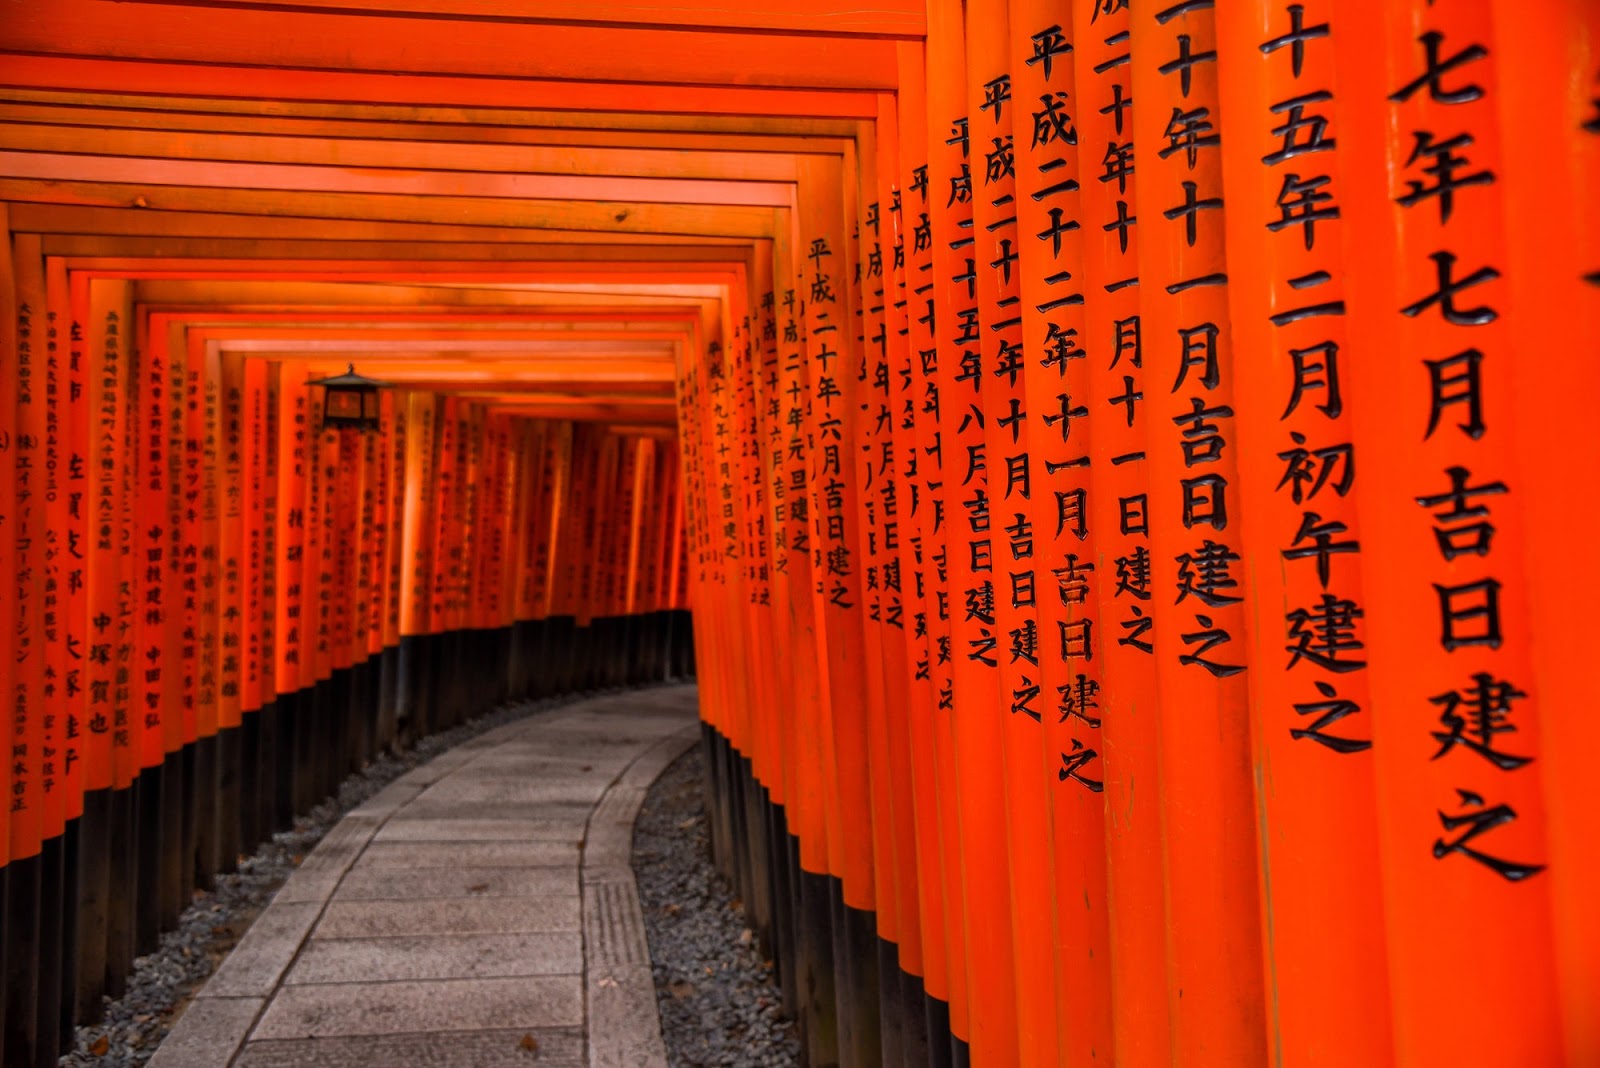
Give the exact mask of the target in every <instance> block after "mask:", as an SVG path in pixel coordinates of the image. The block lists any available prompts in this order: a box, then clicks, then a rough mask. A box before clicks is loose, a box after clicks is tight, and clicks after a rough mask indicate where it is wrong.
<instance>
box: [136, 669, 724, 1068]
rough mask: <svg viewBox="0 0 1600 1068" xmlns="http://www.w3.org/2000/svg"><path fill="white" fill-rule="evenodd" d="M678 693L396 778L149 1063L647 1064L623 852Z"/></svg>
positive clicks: (516, 729) (650, 993)
mask: <svg viewBox="0 0 1600 1068" xmlns="http://www.w3.org/2000/svg"><path fill="white" fill-rule="evenodd" d="M696 700H697V699H696V691H695V689H694V688H693V687H692V686H677V687H662V688H657V689H653V690H645V691H637V692H633V693H625V694H613V695H608V696H605V697H597V698H590V699H587V700H585V701H582V702H580V703H578V704H575V705H570V706H567V707H565V708H556V709H552V710H549V711H546V712H543V713H539V714H535V715H533V716H530V717H528V718H527V719H525V720H521V721H519V722H517V723H513V724H508V725H506V726H504V727H500V728H497V729H496V730H494V731H491V732H489V733H488V734H485V735H483V736H481V737H479V738H476V739H473V740H471V741H469V742H467V743H465V744H463V745H460V746H457V747H456V748H455V749H452V750H450V751H448V752H445V753H442V754H440V755H439V756H437V757H435V758H434V759H433V760H432V761H430V762H429V763H428V764H425V765H423V766H422V767H419V768H415V769H413V770H412V771H410V772H408V773H406V775H404V776H402V777H401V778H400V779H399V780H397V781H396V782H394V783H392V784H391V785H390V786H388V787H386V788H385V789H384V790H383V791H381V792H380V793H378V794H377V795H376V796H374V797H373V798H371V799H370V800H368V801H367V802H366V803H365V804H363V805H361V806H360V807H359V808H357V809H355V810H353V811H352V812H351V813H349V814H348V815H347V816H346V817H345V818H344V819H343V820H341V821H340V823H339V824H338V826H336V827H335V828H334V829H333V830H332V831H330V832H329V833H328V835H327V836H326V837H324V839H323V841H322V842H321V843H320V844H319V845H318V847H317V848H316V849H315V850H313V851H312V853H311V854H310V855H309V856H307V857H306V858H305V860H304V861H303V863H302V864H301V866H300V868H299V869H298V870H297V871H296V872H295V873H294V875H293V876H291V877H290V879H289V880H288V882H287V883H285V885H284V887H283V888H282V890H280V891H279V893H278V895H277V897H275V898H274V899H273V902H272V903H271V905H270V906H269V907H268V908H267V910H266V911H265V912H263V913H262V915H261V917H260V918H259V919H257V921H256V923H255V924H254V925H253V926H252V927H251V929H250V931H249V932H248V933H247V934H246V936H245V938H244V939H243V940H241V942H240V944H239V946H238V947H237V948H236V949H235V950H234V952H233V954H232V955H230V957H229V958H228V959H227V960H226V961H224V962H223V965H222V967H221V968H219V969H218V971H217V973H216V974H215V975H214V976H213V977H212V979H211V981H210V982H209V983H208V984H207V985H206V987H205V988H204V989H203V990H201V991H200V993H199V994H198V995H197V996H196V998H195V1000H194V1001H193V1002H192V1003H191V1006H190V1008H189V1009H188V1011H187V1012H185V1013H184V1015H183V1017H182V1018H181V1019H180V1020H179V1021H178V1023H177V1026H176V1027H175V1028H174V1029H173V1031H172V1033H171V1034H170V1035H169V1036H168V1037H167V1039H166V1041H165V1042H164V1043H163V1044H162V1047H161V1049H160V1050H159V1051H158V1052H157V1054H156V1056H155V1058H154V1059H153V1060H152V1061H151V1062H150V1065H151V1068H229V1066H231V1068H343V1066H346V1065H351V1066H354V1065H375V1064H384V1065H388V1064H394V1065H408V1066H411V1065H414V1066H417V1068H500V1066H502V1065H504V1066H510V1065H517V1066H519V1068H520V1066H523V1065H526V1064H528V1063H530V1062H533V1063H538V1064H540V1065H543V1066H545V1068H599V1066H608V1068H609V1066H616V1068H664V1066H665V1064H666V1055H665V1049H664V1046H663V1044H662V1041H661V1031H660V1022H659V1019H658V1017H657V1013H656V1003H655V989H654V984H653V982H652V979H651V974H650V957H649V950H648V948H647V946H646V944H645V938H644V927H643V922H642V917H641V914H640V910H639V898H638V892H637V889H636V888H635V886H634V883H633V873H632V871H631V869H630V868H629V867H628V843H629V842H630V841H631V837H632V828H633V820H634V817H635V815H636V814H637V812H638V808H639V804H640V802H641V801H642V799H643V797H644V791H645V788H646V787H648V785H649V784H650V783H651V782H652V781H653V780H654V779H655V778H656V776H658V775H659V774H660V773H661V771H662V770H664V769H665V768H666V766H667V765H668V764H669V763H671V761H672V760H673V759H675V758H676V757H677V756H678V755H679V754H680V753H682V752H683V751H684V750H685V749H687V748H688V747H689V746H691V745H692V744H694V742H695V740H696V739H697V738H698V737H699V727H698V722H697V720H696V711H697V705H696ZM530 1047H531V1048H530Z"/></svg>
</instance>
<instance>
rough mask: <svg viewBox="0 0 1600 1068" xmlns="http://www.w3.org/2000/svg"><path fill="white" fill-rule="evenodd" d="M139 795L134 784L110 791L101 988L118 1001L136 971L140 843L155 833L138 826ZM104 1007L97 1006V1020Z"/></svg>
mask: <svg viewBox="0 0 1600 1068" xmlns="http://www.w3.org/2000/svg"><path fill="white" fill-rule="evenodd" d="M138 814H139V791H138V788H137V780H135V784H133V785H129V786H125V787H123V788H122V789H121V790H112V791H111V801H110V805H109V824H110V829H109V831H108V832H107V833H108V836H109V839H108V841H109V851H108V854H107V859H106V881H107V886H108V888H109V889H108V896H107V898H106V950H105V958H106V959H105V973H104V978H103V981H102V983H101V985H102V986H103V988H104V991H105V993H106V995H107V996H108V997H113V998H119V997H121V996H122V995H123V992H124V991H126V990H127V988H128V973H129V972H130V971H132V970H133V958H134V949H133V946H134V934H135V931H136V930H137V927H138V914H139V894H138V890H137V885H136V880H137V879H138V871H139V839H140V837H141V836H142V835H144V834H152V833H154V831H151V830H145V831H141V830H140V828H139V822H138ZM100 1011H101V1006H100V1005H99V1004H98V1003H96V1005H95V1015H96V1017H98V1015H99V1013H100Z"/></svg>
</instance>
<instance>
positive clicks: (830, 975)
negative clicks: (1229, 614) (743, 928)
mask: <svg viewBox="0 0 1600 1068" xmlns="http://www.w3.org/2000/svg"><path fill="white" fill-rule="evenodd" d="M831 882H832V880H830V879H829V878H828V877H827V876H826V875H817V874H814V873H812V872H808V871H801V873H800V894H799V897H800V912H799V918H798V922H797V923H796V925H795V929H796V933H797V934H798V936H799V941H798V943H797V945H796V947H795V949H796V957H797V959H796V961H795V972H796V975H797V976H798V979H799V984H798V985H799V990H798V991H797V994H798V996H799V999H800V1016H799V1018H798V1020H797V1021H796V1022H797V1023H798V1024H799V1025H800V1042H801V1045H802V1047H803V1049H804V1053H805V1061H806V1064H807V1065H809V1066H810V1068H836V1066H837V1065H838V1064H839V1063H840V1060H839V1002H838V997H837V993H836V990H835V985H834V983H835V976H836V974H837V969H836V967H835V963H834V957H833V946H834V938H833V910H832V907H831V905H830V902H831V899H832V887H831V886H830V885H829V884H830V883H831Z"/></svg>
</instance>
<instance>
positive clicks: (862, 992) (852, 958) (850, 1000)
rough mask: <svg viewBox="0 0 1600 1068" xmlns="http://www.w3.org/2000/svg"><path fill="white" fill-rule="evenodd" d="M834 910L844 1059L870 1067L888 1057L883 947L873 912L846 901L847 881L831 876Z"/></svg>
mask: <svg viewBox="0 0 1600 1068" xmlns="http://www.w3.org/2000/svg"><path fill="white" fill-rule="evenodd" d="M828 882H829V888H830V889H831V891H832V898H831V902H830V904H831V907H832V909H833V960H834V969H835V973H836V979H835V985H834V994H835V997H836V998H837V999H838V1002H839V1063H840V1065H842V1066H844V1068H867V1066H869V1065H876V1064H877V1063H878V1061H879V1059H880V1058H881V1057H882V1056H883V1040H882V1038H881V1037H880V1035H879V1023H880V1021H879V1019H878V947H877V936H876V934H875V933H874V932H873V923H872V913H870V912H866V911H864V910H862V909H857V908H851V907H850V906H849V905H846V904H845V902H844V884H843V883H841V882H840V881H839V880H838V879H829V880H828Z"/></svg>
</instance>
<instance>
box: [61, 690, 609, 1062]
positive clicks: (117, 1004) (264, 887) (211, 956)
mask: <svg viewBox="0 0 1600 1068" xmlns="http://www.w3.org/2000/svg"><path fill="white" fill-rule="evenodd" d="M587 696H588V695H582V694H572V695H569V696H565V697H559V698H547V699H544V700H540V701H521V702H516V703H512V704H507V705H503V706H502V707H500V708H498V709H496V710H495V711H493V712H490V713H489V714H487V715H484V716H480V717H478V718H477V719H474V720H468V721H467V722H466V723H462V724H459V725H457V726H455V727H452V728H450V729H449V730H445V731H440V732H439V733H437V734H431V735H429V736H428V737H426V738H423V739H421V740H420V741H418V742H417V743H416V744H415V745H414V746H412V747H411V748H410V749H407V750H405V751H404V752H401V753H398V754H395V753H383V754H380V755H379V756H378V758H377V759H376V760H374V761H373V762H372V763H371V764H369V765H367V767H366V768H365V769H363V770H362V771H361V772H359V773H357V774H355V775H352V776H350V777H349V778H347V779H346V780H345V781H344V782H343V783H341V784H340V786H339V796H338V797H337V798H328V799H327V800H325V801H323V802H322V803H321V804H320V805H318V806H316V807H315V808H314V809H312V810H311V812H310V813H309V814H307V815H305V816H301V817H298V818H297V819H296V820H295V823H294V829H293V830H292V831H285V832H283V833H280V834H275V835H273V836H272V838H271V839H270V840H269V841H267V842H264V843H263V844H262V845H261V847H260V848H259V849H257V850H256V852H255V854H254V855H253V856H249V857H243V858H241V860H240V862H239V870H238V871H237V872H234V873H231V874H228V875H221V876H218V877H217V880H216V886H215V888H214V889H213V890H212V891H211V892H207V891H203V890H202V891H196V893H195V895H194V903H193V904H191V905H190V906H189V907H188V908H187V909H185V910H184V912H183V915H182V916H181V917H180V918H179V921H178V929H177V930H175V931H168V932H167V933H166V934H163V935H162V936H161V944H160V947H159V948H158V949H157V950H156V951H155V952H153V953H151V954H149V955H147V956H143V957H139V958H138V959H136V960H135V961H134V969H133V974H132V975H130V976H129V977H128V989H127V992H126V993H125V994H124V995H123V996H122V997H121V998H120V999H118V1000H116V1001H111V1000H109V999H108V1000H107V1002H106V1013H105V1019H104V1021H103V1022H102V1023H100V1024H98V1025H96V1026H94V1027H80V1028H78V1030H77V1035H76V1037H77V1045H76V1047H75V1049H74V1050H73V1051H72V1052H71V1053H68V1054H67V1055H66V1056H65V1057H62V1058H61V1061H60V1068H137V1066H138V1065H142V1064H144V1063H145V1062H146V1061H148V1060H149V1059H150V1058H151V1057H153V1056H155V1052H156V1047H158V1046H160V1045H161V1040H162V1039H164V1038H165V1037H166V1036H167V1032H168V1031H170V1030H171V1028H172V1024H173V1022H174V1021H175V1020H176V1019H177V1016H178V1013H179V1011H180V1010H181V1009H182V1008H183V1006H185V1005H186V1004H187V1003H188V1000H189V998H190V997H191V996H192V995H193V994H194V992H195V991H197V990H199V989H200V987H201V985H202V984H204V983H205V981H206V979H207V978H208V977H209V976H210V975H211V973H212V972H213V971H215V970H216V968H217V966H218V965H219V964H220V963H221V962H222V959H223V958H224V957H226V956H227V955H228V951H229V950H230V949H232V948H233V947H234V945H235V944H236V943H237V942H238V941H239V939H240V938H243V937H244V933H245V931H246V930H248V929H249V926H250V924H251V922H252V921H254V920H255V918H256V916H257V915H258V914H259V913H260V912H261V910H262V909H263V908H265V907H266V905H267V902H269V901H270V900H272V895H274V894H275V893H277V892H278V888H279V887H280V886H282V885H283V883H284V881H285V880H286V879H288V878H289V876H290V875H291V874H293V872H294V870H295V868H296V867H297V866H298V865H299V863H300V861H301V859H302V858H303V857H305V856H306V855H307V854H309V853H310V852H311V850H312V848H313V847H314V846H315V845H316V844H317V843H318V842H319V841H321V840H322V836H323V835H324V834H326V833H327V832H328V831H329V830H330V829H331V828H332V827H333V826H334V825H335V824H336V823H338V822H339V819H340V817H341V816H343V815H344V814H345V813H346V812H348V811H349V810H350V809H352V808H355V807H356V806H358V805H360V804H361V803H362V802H364V801H366V800H367V799H368V798H369V797H371V796H372V795H373V794H375V793H377V792H378V791H379V790H381V789H383V788H384V787H385V786H387V785H389V783H391V782H393V781H394V780H395V779H398V778H399V777H400V776H402V775H404V774H405V773H406V772H408V771H410V770H411V769H412V768H415V767H418V766H420V765H422V764H426V763H427V762H428V761H429V760H431V759H433V758H434V757H435V756H437V755H439V754H440V753H442V752H444V751H445V750H446V749H449V748H450V747H452V746H455V745H459V744H460V743H462V742H465V741H467V740H468V739H471V738H475V737H477V736H478V735H480V734H483V733H484V732H485V731H489V730H493V729H494V728H496V727H499V726H502V725H504V724H507V723H511V722H514V721H516V720H519V719H522V718H524V717H525V716H529V715H532V714H534V713H537V712H541V711H544V710H546V709H552V708H558V707H560V706H563V705H569V704H574V703H576V702H578V701H582V700H585V699H587Z"/></svg>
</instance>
